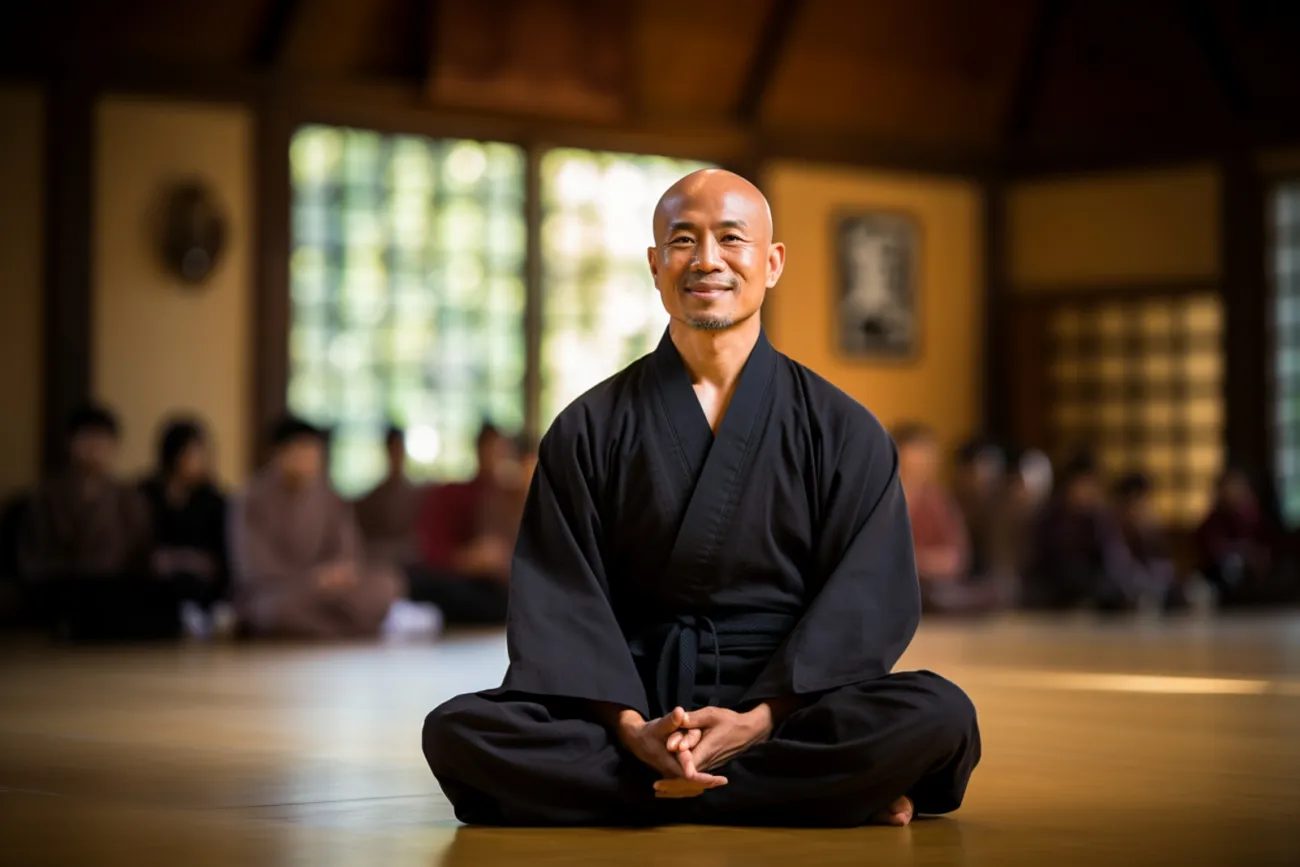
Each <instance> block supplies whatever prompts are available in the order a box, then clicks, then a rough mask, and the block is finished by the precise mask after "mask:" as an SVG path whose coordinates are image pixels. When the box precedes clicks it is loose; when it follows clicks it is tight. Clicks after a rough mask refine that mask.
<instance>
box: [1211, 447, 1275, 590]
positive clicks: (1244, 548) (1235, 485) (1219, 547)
mask: <svg viewBox="0 0 1300 867" xmlns="http://www.w3.org/2000/svg"><path fill="white" fill-rule="evenodd" d="M1275 542H1276V540H1275V538H1274V534H1273V532H1272V528H1271V527H1270V526H1269V523H1268V520H1267V519H1266V518H1265V516H1264V511H1263V509H1262V508H1261V506H1260V502H1259V498H1258V496H1256V494H1255V491H1254V488H1253V487H1252V486H1251V484H1250V479H1249V478H1248V477H1247V476H1246V474H1245V473H1244V472H1242V471H1241V470H1239V469H1235V468H1234V469H1229V470H1228V471H1227V472H1225V473H1224V474H1223V476H1222V478H1220V480H1219V484H1218V494H1217V496H1216V497H1215V500H1214V505H1213V507H1212V508H1211V509H1210V513H1209V514H1208V515H1207V516H1206V517H1205V520H1204V521H1203V522H1202V523H1201V525H1200V526H1199V527H1198V528H1197V530H1196V553H1197V565H1198V568H1199V569H1200V571H1201V574H1202V575H1204V576H1205V578H1206V580H1207V581H1209V582H1210V584H1211V585H1212V586H1213V587H1214V588H1215V590H1216V591H1217V593H1218V596H1219V601H1220V602H1221V603H1222V604H1226V605H1232V604H1234V603H1239V602H1245V601H1248V600H1250V599H1251V598H1252V596H1253V595H1255V594H1257V593H1258V592H1259V591H1260V588H1261V587H1263V585H1266V584H1268V583H1269V579H1270V576H1271V574H1272V571H1273V566H1274V556H1275V551H1274V548H1275Z"/></svg>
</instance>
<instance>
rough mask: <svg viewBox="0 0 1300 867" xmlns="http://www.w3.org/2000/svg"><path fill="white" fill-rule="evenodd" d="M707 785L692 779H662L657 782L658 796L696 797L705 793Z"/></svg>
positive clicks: (656, 791) (656, 790) (656, 795)
mask: <svg viewBox="0 0 1300 867" xmlns="http://www.w3.org/2000/svg"><path fill="white" fill-rule="evenodd" d="M705 790H706V787H705V786H702V785H700V784H699V783H692V782H691V781H690V780H681V779H677V780H660V781H659V782H657V783H655V797H656V798H694V797H697V796H698V795H702V794H704V792H705Z"/></svg>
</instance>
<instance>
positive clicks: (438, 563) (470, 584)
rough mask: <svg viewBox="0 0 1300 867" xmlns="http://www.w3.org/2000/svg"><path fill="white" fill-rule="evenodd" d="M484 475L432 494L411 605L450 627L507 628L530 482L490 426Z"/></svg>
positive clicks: (421, 526)
mask: <svg viewBox="0 0 1300 867" xmlns="http://www.w3.org/2000/svg"><path fill="white" fill-rule="evenodd" d="M476 445H477V451H478V473H477V474H476V475H475V476H474V478H473V479H471V480H469V481H467V482H453V483H450V484H446V485H439V486H436V487H432V488H430V489H429V490H428V492H427V493H426V494H425V496H424V500H423V502H422V503H421V507H420V514H419V519H418V524H417V535H418V541H419V547H420V555H421V561H422V562H421V564H420V565H419V566H418V567H416V568H414V569H412V570H410V596H411V599H412V601H416V602H432V603H433V604H434V605H437V606H438V608H440V609H441V610H442V613H443V617H444V619H445V621H446V622H447V623H448V624H456V623H461V624H489V623H504V622H505V616H506V600H507V598H508V595H509V591H508V585H509V579H510V558H511V554H512V552H513V549H514V540H515V535H516V534H517V533H518V530H519V520H520V512H521V510H522V503H523V497H522V496H521V491H520V488H521V486H522V483H523V480H522V475H521V473H520V466H519V461H518V458H517V456H516V454H515V448H514V444H513V443H512V442H511V440H510V439H509V438H508V437H507V436H506V435H505V434H504V433H502V432H501V431H500V430H498V429H497V428H496V427H494V426H493V425H491V424H484V425H483V427H482V428H481V429H480V430H479V434H478V439H477V443H476Z"/></svg>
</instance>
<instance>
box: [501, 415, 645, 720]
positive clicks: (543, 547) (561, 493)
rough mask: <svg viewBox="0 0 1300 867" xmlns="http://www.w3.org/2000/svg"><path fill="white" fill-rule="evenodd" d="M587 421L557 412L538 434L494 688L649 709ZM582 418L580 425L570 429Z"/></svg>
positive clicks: (636, 708) (642, 713) (512, 568)
mask: <svg viewBox="0 0 1300 867" xmlns="http://www.w3.org/2000/svg"><path fill="white" fill-rule="evenodd" d="M585 427H586V426H585V425H580V424H579V423H578V422H577V421H575V420H574V419H572V418H565V417H564V416H563V415H562V416H561V418H560V419H559V420H557V422H556V423H555V424H554V425H553V426H552V428H551V430H550V431H548V433H547V435H546V437H545V438H544V439H543V440H542V444H541V448H540V453H539V457H538V464H537V469H536V471H535V473H534V475H533V481H532V485H531V487H530V488H529V492H528V499H527V502H526V503H525V505H524V514H523V519H522V521H521V524H520V528H519V536H518V539H517V540H516V543H515V550H514V558H513V561H512V564H511V574H510V605H509V617H508V620H507V627H506V642H507V646H508V650H509V657H510V667H509V669H508V670H507V672H506V676H505V681H504V682H503V684H502V686H501V688H500V689H499V690H496V691H495V692H498V693H504V692H521V693H529V694H533V695H543V696H557V697H565V698H575V699H585V700H588V701H597V702H608V703H611V704H616V705H621V706H623V707H628V708H632V709H634V710H636V711H638V712H639V713H640V714H641V715H642V716H646V715H647V714H648V713H649V707H648V702H647V700H646V693H645V688H644V686H642V683H641V679H640V677H639V676H638V674H637V670H636V665H635V663H634V662H633V661H632V653H631V651H630V650H629V649H628V644H627V640H626V639H625V638H624V635H623V632H622V629H620V627H619V624H618V620H617V618H616V617H615V615H614V610H613V608H612V606H611V604H610V592H609V576H608V575H607V574H606V572H605V566H604V563H603V561H602V558H601V544H600V543H601V534H602V525H601V518H600V514H599V512H598V509H597V502H598V497H597V496H596V495H595V494H594V493H593V489H594V488H596V487H597V484H598V483H597V479H598V478H599V476H600V473H601V469H600V468H598V467H597V465H596V460H595V457H594V450H593V448H592V443H591V437H590V436H589V435H587V432H586V430H585ZM574 428H578V430H576V431H575V430H574Z"/></svg>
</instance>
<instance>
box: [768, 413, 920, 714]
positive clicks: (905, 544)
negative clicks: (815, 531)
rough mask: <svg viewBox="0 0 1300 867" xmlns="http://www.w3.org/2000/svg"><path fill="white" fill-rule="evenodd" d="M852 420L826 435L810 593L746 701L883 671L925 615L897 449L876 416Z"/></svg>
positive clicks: (865, 677) (875, 675)
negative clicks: (900, 479)
mask: <svg viewBox="0 0 1300 867" xmlns="http://www.w3.org/2000/svg"><path fill="white" fill-rule="evenodd" d="M864 415H865V411H864ZM847 427H848V429H847V430H844V432H843V433H842V434H840V433H837V434H836V435H834V436H829V437H827V439H826V442H824V443H823V448H822V453H823V454H824V455H825V456H826V457H825V461H826V464H825V465H824V466H823V467H822V470H821V477H822V479H823V481H821V482H819V483H818V488H819V490H818V498H819V500H820V502H821V511H820V519H821V532H820V538H819V539H818V541H817V545H816V552H817V556H816V562H817V564H818V565H817V571H816V574H814V575H812V576H810V581H809V585H810V586H809V588H808V595H809V597H810V599H809V602H808V604H807V607H806V608H805V610H804V612H803V615H802V616H801V618H800V619H799V621H798V623H797V624H796V625H795V628H794V630H793V631H792V632H791V633H790V635H789V636H788V638H787V639H786V641H785V643H784V644H783V645H782V646H781V647H780V648H779V649H778V651H777V652H776V654H774V655H773V657H772V659H771V660H770V661H769V663H768V665H767V667H766V668H765V669H764V671H763V672H762V673H761V674H760V675H759V677H758V679H757V680H756V681H755V683H754V685H753V686H752V687H751V688H750V690H749V693H748V695H747V696H746V700H747V701H761V700H763V699H770V698H779V697H782V696H788V695H792V694H793V695H804V694H809V693H816V692H823V691H826V690H831V689H838V688H839V687H842V686H847V685H849V684H854V683H861V682H863V681H867V680H871V679H874V678H878V677H882V676H884V675H886V674H888V673H889V672H890V671H891V670H892V669H893V667H894V665H895V663H897V662H898V659H899V657H901V656H902V655H903V652H904V651H905V650H906V649H907V646H908V645H909V644H910V643H911V641H912V638H913V636H914V635H915V634H916V629H917V626H918V625H919V624H920V619H921V595H920V587H919V583H918V581H917V575H916V561H915V555H914V552H913V546H912V528H911V521H910V519H909V517H908V512H907V501H906V499H905V498H904V495H903V486H902V484H901V482H900V481H899V478H898V453H897V450H896V448H895V446H894V443H893V440H892V439H890V437H889V435H888V433H886V432H885V431H884V429H883V428H881V427H880V426H879V423H878V422H876V421H875V419H874V417H871V416H869V415H867V416H866V419H865V421H863V422H861V423H859V424H854V425H849V426H847ZM855 428H856V429H855ZM842 430H843V429H842Z"/></svg>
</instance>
